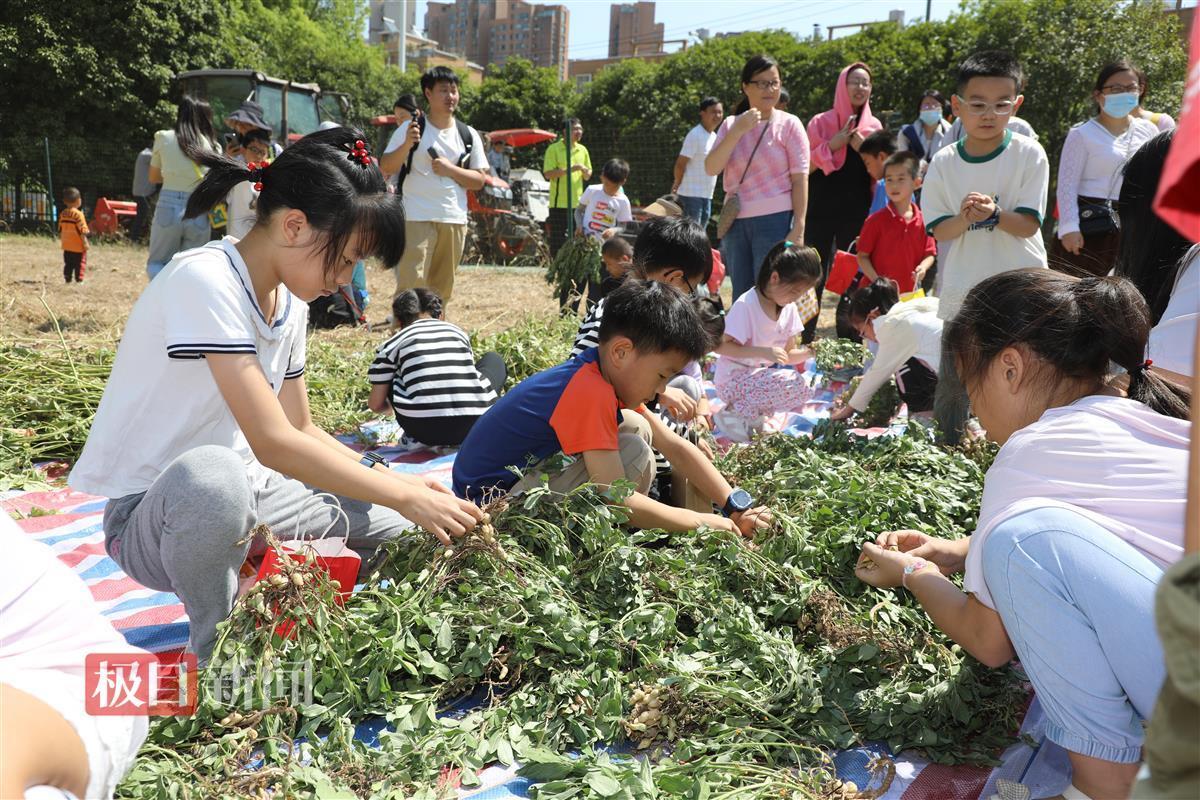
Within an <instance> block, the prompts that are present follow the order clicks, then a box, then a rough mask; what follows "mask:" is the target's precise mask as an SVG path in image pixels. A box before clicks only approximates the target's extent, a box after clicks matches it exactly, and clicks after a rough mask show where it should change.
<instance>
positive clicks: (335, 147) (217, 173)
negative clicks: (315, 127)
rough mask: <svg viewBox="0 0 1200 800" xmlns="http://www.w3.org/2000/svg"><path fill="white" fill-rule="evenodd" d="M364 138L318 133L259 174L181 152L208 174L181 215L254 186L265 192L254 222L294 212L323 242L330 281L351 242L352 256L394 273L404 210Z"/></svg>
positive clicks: (337, 131) (210, 155) (343, 130)
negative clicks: (238, 188)
mask: <svg viewBox="0 0 1200 800" xmlns="http://www.w3.org/2000/svg"><path fill="white" fill-rule="evenodd" d="M365 139H366V136H365V135H364V134H363V133H362V132H361V131H359V130H356V129H354V128H347V127H337V128H330V129H328V130H323V131H316V132H314V133H310V134H308V135H307V136H305V137H304V138H303V139H300V140H299V141H297V142H295V143H294V144H292V145H291V146H290V147H288V148H287V149H286V150H284V151H283V153H282V154H281V155H280V156H279V157H278V158H276V159H275V161H273V162H272V163H271V164H270V165H269V166H267V167H265V168H262V169H256V168H252V167H251V166H250V165H248V164H246V163H244V162H242V161H238V160H235V159H232V158H229V157H228V156H225V155H222V154H219V153H216V152H213V151H211V150H206V149H204V148H202V147H194V148H185V149H184V154H185V155H186V156H187V157H188V158H190V159H192V160H193V161H195V162H196V163H198V164H201V165H203V166H206V167H208V174H207V175H205V176H204V180H202V181H201V182H200V185H199V186H197V187H196V188H195V189H194V190H192V195H191V197H189V198H188V204H187V211H186V216H188V217H198V216H200V215H201V214H205V213H207V212H208V211H209V210H210V209H212V207H213V206H215V205H216V204H217V203H220V202H221V201H222V200H224V199H225V197H226V195H228V194H229V190H230V189H232V188H233V187H235V186H237V185H238V184H239V183H241V182H242V181H250V180H252V181H254V182H255V183H256V184H261V185H262V189H261V191H260V193H259V196H258V203H257V219H258V221H259V222H263V221H265V220H268V219H270V218H271V216H272V215H273V214H274V213H275V212H276V211H279V210H280V209H289V208H291V209H297V210H299V211H303V212H304V215H305V217H306V218H307V219H308V224H309V225H311V226H312V227H313V228H314V229H315V230H317V231H319V232H321V233H322V234H323V235H324V241H323V242H322V244H321V253H322V255H323V257H324V266H325V271H326V273H327V274H332V273H336V272H338V271H340V270H341V268H342V266H343V264H344V261H345V259H346V257H347V256H346V253H347V252H348V250H349V248H350V245H351V244H352V243H353V245H354V248H353V250H354V252H352V253H351V255H352V256H354V257H356V258H360V259H361V258H368V257H372V256H374V257H376V258H378V259H379V260H380V261H382V262H383V264H384V266H387V267H393V266H395V265H396V263H397V262H398V261H399V260H400V256H401V255H402V254H403V253H404V207H403V204H402V201H401V197H400V195H398V194H390V193H388V191H387V182H386V181H385V180H384V177H383V173H382V172H380V171H379V167H378V166H377V165H376V164H374V163H372V162H371V160H370V158H369V157H368V154H367V153H366V150H365V145H364V141H365Z"/></svg>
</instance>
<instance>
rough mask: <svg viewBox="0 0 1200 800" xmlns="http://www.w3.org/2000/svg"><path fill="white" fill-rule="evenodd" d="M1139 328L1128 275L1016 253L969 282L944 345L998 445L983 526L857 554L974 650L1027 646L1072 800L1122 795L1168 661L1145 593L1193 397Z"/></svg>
mask: <svg viewBox="0 0 1200 800" xmlns="http://www.w3.org/2000/svg"><path fill="white" fill-rule="evenodd" d="M1149 332H1150V315H1149V311H1148V309H1147V307H1146V302H1145V300H1144V299H1143V298H1142V296H1141V294H1140V293H1139V292H1138V291H1137V289H1136V287H1134V285H1133V284H1131V283H1130V282H1128V281H1126V280H1124V279H1122V278H1113V277H1105V278H1095V277H1088V278H1083V279H1079V278H1075V277H1072V276H1068V275H1064V274H1062V273H1058V272H1052V271H1048V270H1044V269H1022V270H1015V271H1011V272H1006V273H1002V274H999V275H996V276H994V277H991V278H988V279H986V280H984V281H982V282H981V283H979V284H978V285H977V286H976V287H975V288H974V289H973V290H972V291H971V292H970V294H969V295H968V296H967V299H966V302H965V303H964V305H963V307H962V310H961V311H960V312H959V314H958V316H956V317H955V318H954V319H953V320H952V321H951V322H948V323H947V326H946V336H945V341H946V343H947V347H946V348H945V350H944V355H943V357H944V358H953V359H955V361H956V364H957V370H958V373H959V375H960V376H961V378H962V381H963V383H964V384H965V386H966V387H967V391H968V393H969V394H970V397H971V403H972V406H973V407H974V409H975V411H976V413H977V414H978V416H979V419H980V422H982V423H983V426H984V427H985V428H986V430H987V433H988V437H989V438H990V439H992V440H993V441H995V442H997V443H998V444H1000V445H1001V448H1000V452H999V454H998V455H997V456H996V460H995V462H994V463H993V465H992V467H991V469H989V470H988V473H987V477H986V479H985V481H984V490H983V500H982V507H981V509H980V514H979V525H978V527H977V528H976V531H975V534H974V535H973V536H971V537H968V538H965V539H959V540H957V541H950V540H946V539H940V538H937V537H934V536H929V535H926V534H924V533H919V532H916V531H895V532H890V533H884V534H881V535H880V536H879V537H878V539H877V541H876V542H875V543H867V544H865V545H863V550H862V555H861V557H860V559H859V562H858V565H857V567H856V570H855V572H856V574H857V575H858V576H859V578H861V579H862V580H863V581H865V582H867V583H870V584H871V585H873V586H879V587H898V586H903V587H905V588H907V589H908V590H909V591H910V592H912V593H913V595H914V596H915V597H916V599H917V600H918V601H919V602H920V603H921V605H922V606H924V607H925V609H926V610H927V611H928V612H929V614H930V616H931V617H932V619H933V621H934V622H935V623H936V624H937V626H938V627H939V628H940V629H941V630H942V631H944V632H945V633H946V635H948V636H950V637H951V638H952V639H954V640H955V641H956V642H958V643H959V644H960V645H962V647H963V648H964V649H965V650H966V651H967V652H968V653H970V654H971V655H973V656H975V657H976V658H978V659H979V660H980V661H982V662H984V663H985V664H988V665H990V666H993V667H1000V666H1003V665H1004V664H1006V663H1008V662H1009V661H1010V660H1012V659H1013V658H1019V659H1020V661H1021V664H1022V666H1023V668H1024V669H1025V671H1026V673H1028V675H1029V678H1030V680H1031V681H1032V683H1033V685H1034V687H1035V689H1036V690H1037V694H1038V697H1039V699H1040V700H1041V702H1042V704H1043V706H1044V708H1045V712H1046V716H1047V719H1048V725H1047V729H1046V734H1047V737H1048V738H1049V739H1050V740H1051V741H1053V742H1055V743H1057V744H1059V745H1060V746H1062V747H1063V748H1065V749H1066V750H1067V751H1068V755H1069V757H1070V760H1071V765H1072V770H1073V775H1072V785H1071V786H1070V787H1068V789H1067V790H1066V791H1065V792H1063V797H1065V798H1068V800H1070V799H1071V798H1110V797H1128V796H1129V791H1130V788H1131V786H1132V783H1133V780H1134V776H1135V775H1136V774H1137V771H1138V764H1139V762H1140V761H1141V758H1142V741H1143V727H1142V721H1143V720H1144V719H1146V718H1147V717H1148V716H1149V714H1150V710H1151V708H1152V706H1153V704H1154V701H1155V697H1156V696H1157V694H1158V690H1159V687H1160V685H1161V684H1162V681H1163V676H1164V667H1163V656H1162V648H1161V645H1160V643H1159V640H1158V637H1157V636H1156V634H1155V632H1154V623H1153V613H1154V611H1153V604H1154V592H1155V586H1156V584H1157V583H1158V581H1159V579H1160V578H1161V576H1162V573H1163V570H1164V569H1165V568H1166V567H1168V566H1170V565H1171V564H1173V563H1174V562H1176V561H1177V560H1179V559H1180V558H1181V557H1182V555H1183V530H1184V508H1185V503H1186V486H1185V476H1186V473H1187V459H1188V438H1189V435H1190V425H1189V423H1188V422H1187V411H1188V400H1189V398H1188V395H1187V392H1185V391H1184V390H1182V389H1179V388H1177V387H1174V386H1172V385H1171V384H1169V383H1167V382H1166V381H1164V380H1163V379H1162V378H1161V377H1160V376H1159V375H1157V374H1156V372H1155V368H1154V366H1153V365H1152V364H1151V362H1149V361H1147V360H1145V352H1146V343H1147V338H1148V336H1149ZM1113 363H1115V364H1117V365H1118V366H1119V367H1121V368H1123V369H1124V370H1125V371H1126V373H1127V374H1128V376H1129V381H1128V390H1127V391H1124V392H1123V391H1120V390H1118V389H1117V388H1115V387H1114V385H1113V384H1112V383H1110V378H1112V377H1113V376H1112V375H1111V374H1110V371H1109V370H1110V364H1113ZM956 572H965V576H964V580H963V586H964V588H965V592H964V591H962V590H960V589H958V587H957V586H956V585H955V584H953V583H952V582H951V581H950V580H949V578H948V577H947V576H949V575H952V574H954V573H956Z"/></svg>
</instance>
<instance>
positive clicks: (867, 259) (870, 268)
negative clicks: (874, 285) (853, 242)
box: [858, 253, 879, 280]
mask: <svg viewBox="0 0 1200 800" xmlns="http://www.w3.org/2000/svg"><path fill="white" fill-rule="evenodd" d="M858 268H859V269H861V270H862V273H863V275H866V276H867V277H868V278H870V279H871V280H875V279H877V278H878V277H879V273H878V272H876V271H875V264H874V263H872V261H871V256H870V254H868V253H859V254H858Z"/></svg>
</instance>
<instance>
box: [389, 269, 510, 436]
mask: <svg viewBox="0 0 1200 800" xmlns="http://www.w3.org/2000/svg"><path fill="white" fill-rule="evenodd" d="M392 319H393V320H395V324H396V326H397V327H398V328H399V330H398V331H397V332H396V333H395V334H394V335H393V336H392V337H391V338H390V339H388V340H387V341H386V342H384V343H383V344H382V345H381V346H380V347H379V349H378V350H377V351H376V353H375V361H374V362H372V364H371V369H370V373H369V379H370V381H371V398H370V400H369V401H368V405H369V406H370V408H371V410H372V411H378V412H383V411H386V410H388V409H389V408H390V409H391V410H392V411H393V412H394V413H395V415H396V422H397V423H399V425H400V427H401V428H403V429H404V433H405V434H406V435H407V436H408V437H409V438H410V439H413V440H415V441H417V442H420V443H421V444H425V445H429V446H431V447H458V446H459V445H460V444H462V441H463V439H465V438H466V437H467V434H468V433H469V432H470V430H471V428H472V427H473V426H474V425H475V422H476V420H478V419H479V417H481V416H482V415H483V412H485V411H487V410H488V408H489V407H490V406H491V405H492V403H494V402H496V397H497V396H498V395H499V394H500V393H501V392H502V391H503V390H504V381H505V379H506V378H507V377H508V370H507V368H506V367H505V365H504V361H503V360H502V359H501V358H500V356H499V355H497V354H496V353H484V354H483V356H482V357H481V358H480V359H479V360H478V361H476V360H475V354H474V353H473V352H472V351H471V340H470V338H469V337H468V336H467V334H466V333H465V332H464V331H463V330H462V328H459V327H458V326H457V325H454V324H452V323H449V322H446V321H445V320H443V319H442V298H441V297H439V296H438V294H437V293H436V292H434V291H432V290H430V289H409V290H408V291H405V292H401V293H400V294H398V295H397V296H396V299H395V300H393V301H392Z"/></svg>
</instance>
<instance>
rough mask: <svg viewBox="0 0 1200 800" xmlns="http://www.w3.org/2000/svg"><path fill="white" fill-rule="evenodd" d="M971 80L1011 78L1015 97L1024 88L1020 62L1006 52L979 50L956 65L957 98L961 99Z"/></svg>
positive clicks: (1023, 73)
mask: <svg viewBox="0 0 1200 800" xmlns="http://www.w3.org/2000/svg"><path fill="white" fill-rule="evenodd" d="M971 78H1012V80H1013V83H1014V85H1015V88H1014V90H1013V96H1014V97H1016V96H1017V95H1019V94H1020V93H1021V90H1022V89H1023V88H1025V71H1024V70H1022V69H1021V62H1019V61H1017V57H1016V56H1014V55H1013V54H1012V53H1010V52H1008V51H1007V50H981V51H979V52H978V53H972V54H971V55H969V56H967V60H966V61H964V62H962V63H961V64H959V65H958V82H957V84H956V86H957V90H958V96H959V97H962V96H963V92H964V91H966V89H967V82H968V81H970V80H971Z"/></svg>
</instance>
